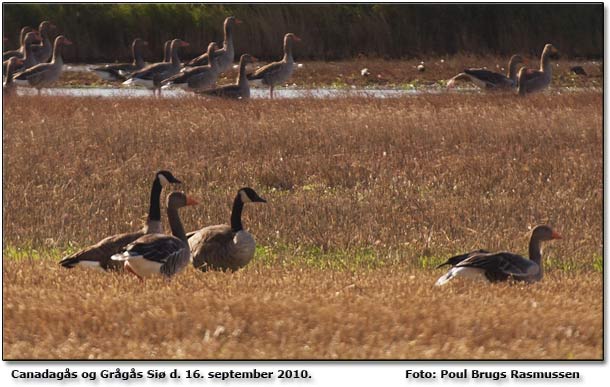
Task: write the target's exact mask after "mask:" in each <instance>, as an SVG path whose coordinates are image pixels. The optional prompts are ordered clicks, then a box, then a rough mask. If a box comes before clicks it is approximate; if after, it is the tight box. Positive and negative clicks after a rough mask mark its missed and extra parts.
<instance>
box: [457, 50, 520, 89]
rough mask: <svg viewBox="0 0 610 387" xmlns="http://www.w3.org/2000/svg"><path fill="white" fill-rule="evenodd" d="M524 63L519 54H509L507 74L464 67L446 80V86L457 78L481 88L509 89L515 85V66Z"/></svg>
mask: <svg viewBox="0 0 610 387" xmlns="http://www.w3.org/2000/svg"><path fill="white" fill-rule="evenodd" d="M521 63H524V62H523V58H522V57H521V56H520V55H513V56H511V58H510V60H509V61H508V73H507V75H504V74H500V73H496V72H493V71H489V70H486V69H475V68H472V69H466V70H464V72H463V73H459V74H458V75H456V76H455V77H453V78H451V79H450V80H449V82H447V87H449V88H451V87H454V86H455V82H456V81H457V80H467V81H471V82H472V83H474V84H475V85H477V86H478V87H480V88H481V89H510V88H513V87H516V86H517V67H518V65H519V64H521Z"/></svg>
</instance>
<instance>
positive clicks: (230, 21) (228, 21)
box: [224, 16, 243, 29]
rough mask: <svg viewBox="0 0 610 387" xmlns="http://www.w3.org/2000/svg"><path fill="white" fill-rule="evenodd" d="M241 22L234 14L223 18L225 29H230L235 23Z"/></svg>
mask: <svg viewBox="0 0 610 387" xmlns="http://www.w3.org/2000/svg"><path fill="white" fill-rule="evenodd" d="M241 23H243V22H242V21H241V20H239V19H238V18H236V17H235V16H229V17H227V18H226V19H225V22H224V25H225V29H227V28H228V29H231V28H233V26H234V25H235V24H241Z"/></svg>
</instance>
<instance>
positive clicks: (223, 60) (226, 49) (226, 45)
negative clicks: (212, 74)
mask: <svg viewBox="0 0 610 387" xmlns="http://www.w3.org/2000/svg"><path fill="white" fill-rule="evenodd" d="M241 23H242V21H241V20H239V19H237V18H235V16H229V17H228V18H226V19H225V21H224V34H225V38H224V42H223V43H222V48H221V49H214V58H215V59H216V61H217V66H218V74H221V73H224V72H225V71H227V70H229V69H230V68H231V65H232V64H233V60H235V48H234V47H233V26H234V25H235V24H241ZM208 58H209V53H208V51H206V52H204V53H203V54H202V55H200V56H198V57H197V58H195V59H192V60H191V61H190V62H188V63H187V64H186V66H187V67H194V66H202V65H206V64H210V62H209V60H208Z"/></svg>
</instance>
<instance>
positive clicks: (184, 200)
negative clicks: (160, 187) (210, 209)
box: [167, 191, 199, 209]
mask: <svg viewBox="0 0 610 387" xmlns="http://www.w3.org/2000/svg"><path fill="white" fill-rule="evenodd" d="M197 204H199V202H197V200H195V199H193V198H192V197H190V196H187V195H186V194H185V193H184V192H179V191H174V192H172V193H170V194H169V195H168V196H167V208H168V209H169V208H171V209H178V208H182V207H186V206H194V205H197Z"/></svg>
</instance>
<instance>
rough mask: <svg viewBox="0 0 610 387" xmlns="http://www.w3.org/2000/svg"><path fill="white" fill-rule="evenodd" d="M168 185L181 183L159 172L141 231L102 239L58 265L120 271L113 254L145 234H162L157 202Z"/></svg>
mask: <svg viewBox="0 0 610 387" xmlns="http://www.w3.org/2000/svg"><path fill="white" fill-rule="evenodd" d="M169 183H171V184H180V183H181V182H180V180H178V179H176V178H175V177H174V175H172V173H171V172H169V171H159V172H157V173H156V174H155V179H154V180H153V183H152V188H151V190H150V207H149V210H148V219H147V220H146V225H145V226H144V228H143V229H142V230H140V231H136V232H131V233H125V234H117V235H113V236H109V237H107V238H104V239H102V240H101V241H99V242H98V243H96V244H94V245H92V246H89V247H87V248H85V249H83V250H81V251H79V252H77V253H74V254H72V255H69V256H67V257H65V258H63V259H62V260H61V261H59V264H60V265H61V266H63V267H65V268H67V269H71V268H73V267H76V266H82V267H88V268H95V269H101V270H122V269H123V263H122V262H118V261H113V260H111V259H110V257H111V256H112V255H113V254H116V253H119V252H120V251H121V250H122V249H123V248H124V247H125V246H127V245H128V244H129V243H131V242H133V241H135V240H136V239H138V238H140V237H141V236H143V235H145V234H155V233H162V232H163V227H162V225H161V206H160V203H159V202H160V197H161V191H162V189H163V187H164V186H166V185H167V184H169Z"/></svg>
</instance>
